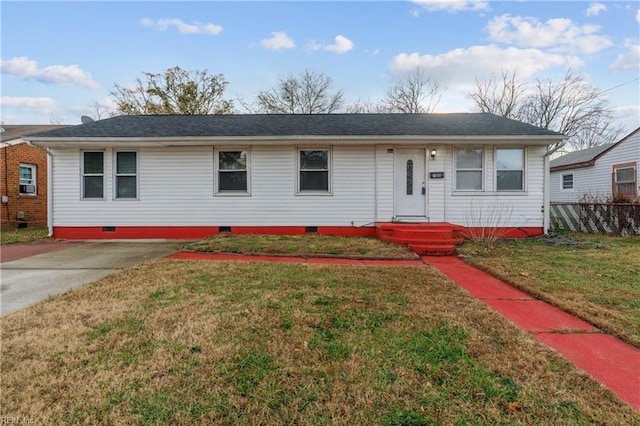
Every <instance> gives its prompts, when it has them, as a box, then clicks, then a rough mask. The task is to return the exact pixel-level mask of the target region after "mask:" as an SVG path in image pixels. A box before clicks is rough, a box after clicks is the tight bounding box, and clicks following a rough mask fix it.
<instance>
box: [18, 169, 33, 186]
mask: <svg viewBox="0 0 640 426" xmlns="http://www.w3.org/2000/svg"><path fill="white" fill-rule="evenodd" d="M20 180H21V181H26V184H30V183H31V181H32V180H33V169H32V168H31V167H26V166H20Z"/></svg>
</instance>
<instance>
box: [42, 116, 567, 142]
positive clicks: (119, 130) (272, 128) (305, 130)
mask: <svg viewBox="0 0 640 426" xmlns="http://www.w3.org/2000/svg"><path fill="white" fill-rule="evenodd" d="M207 136H210V137H269V136H272V137H278V136H551V137H553V136H557V137H558V138H562V135H561V134H559V133H556V132H552V131H550V130H545V129H541V128H539V127H535V126H531V125H529V124H525V123H521V122H519V121H514V120H510V119H507V118H504V117H499V116H496V115H493V114H486V113H455V114H312V115H301V114H300V115H298V114H277V115H276V114H274V115H269V114H250V115H138V116H133V115H123V116H119V117H113V118H108V119H105V120H99V121H95V122H92V123H87V124H81V125H78V126H72V127H67V128H64V129H58V130H53V131H50V132H45V133H40V134H37V135H33V137H42V138H100V137H105V138H114V137H122V138H127V137H130V138H139V137H146V138H162V137H207Z"/></svg>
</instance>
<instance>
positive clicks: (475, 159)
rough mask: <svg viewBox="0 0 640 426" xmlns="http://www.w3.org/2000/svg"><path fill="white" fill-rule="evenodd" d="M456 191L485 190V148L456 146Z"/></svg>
mask: <svg viewBox="0 0 640 426" xmlns="http://www.w3.org/2000/svg"><path fill="white" fill-rule="evenodd" d="M454 162H455V170H456V173H455V180H456V186H455V188H456V191H482V190H484V185H483V182H484V148H456V150H455V159H454Z"/></svg>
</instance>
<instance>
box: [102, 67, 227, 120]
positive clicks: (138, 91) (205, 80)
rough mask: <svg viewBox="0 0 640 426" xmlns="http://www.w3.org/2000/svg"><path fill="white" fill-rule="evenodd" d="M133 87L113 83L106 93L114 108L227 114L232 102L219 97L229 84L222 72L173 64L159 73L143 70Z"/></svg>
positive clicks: (130, 111)
mask: <svg viewBox="0 0 640 426" xmlns="http://www.w3.org/2000/svg"><path fill="white" fill-rule="evenodd" d="M142 74H143V78H137V79H136V85H135V86H134V87H133V88H129V87H126V86H121V85H119V84H115V85H114V89H113V90H112V91H110V92H109V94H110V95H111V97H112V98H113V100H114V101H115V103H116V105H117V108H118V111H119V112H120V113H123V114H128V115H140V114H231V113H233V101H230V100H226V99H223V95H224V91H225V89H226V87H227V85H228V84H229V83H228V82H227V81H226V80H225V78H224V76H223V75H222V74H217V75H212V74H209V72H208V71H207V70H197V71H185V70H183V69H182V68H180V67H173V68H169V69H167V70H165V71H164V72H162V73H158V74H154V73H150V72H143V73H142Z"/></svg>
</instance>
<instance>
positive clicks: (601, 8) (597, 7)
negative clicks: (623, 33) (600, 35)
mask: <svg viewBox="0 0 640 426" xmlns="http://www.w3.org/2000/svg"><path fill="white" fill-rule="evenodd" d="M606 10H607V6H605V5H604V4H602V3H591V4H590V5H589V7H588V8H587V16H598V15H600V13H601V12H605V11H606Z"/></svg>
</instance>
